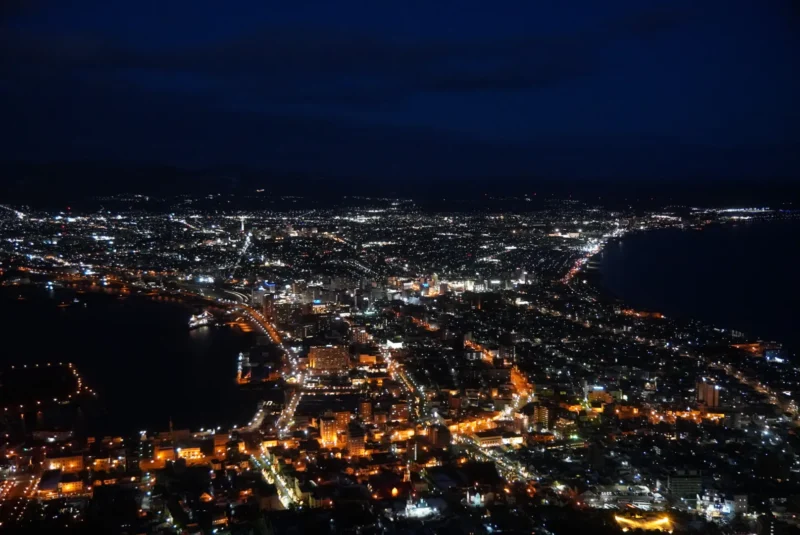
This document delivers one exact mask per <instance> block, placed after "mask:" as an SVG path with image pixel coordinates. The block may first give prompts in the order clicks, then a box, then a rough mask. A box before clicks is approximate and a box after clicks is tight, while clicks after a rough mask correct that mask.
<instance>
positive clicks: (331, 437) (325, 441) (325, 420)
mask: <svg viewBox="0 0 800 535" xmlns="http://www.w3.org/2000/svg"><path fill="white" fill-rule="evenodd" d="M319 434H320V438H321V439H322V447H323V448H333V447H334V446H336V442H337V440H336V438H337V433H336V418H334V417H333V416H323V417H322V418H320V420H319Z"/></svg>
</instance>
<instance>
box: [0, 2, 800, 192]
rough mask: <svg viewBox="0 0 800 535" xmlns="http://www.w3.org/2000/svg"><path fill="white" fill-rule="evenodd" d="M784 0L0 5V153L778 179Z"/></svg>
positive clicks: (786, 161)
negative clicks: (1, 126)
mask: <svg viewBox="0 0 800 535" xmlns="http://www.w3.org/2000/svg"><path fill="white" fill-rule="evenodd" d="M799 30H800V11H799V10H798V8H797V7H796V4H794V6H793V3H792V2H790V1H786V2H783V1H780V0H774V1H766V2H754V1H751V0H746V1H736V0H727V1H721V2H717V1H702V2H698V1H682V0H671V1H665V2H659V1H646V2H642V1H641V0H639V1H611V2H597V1H594V0H591V1H576V0H570V1H563V0H556V1H552V2H547V1H545V2H533V1H531V0H525V1H520V2H471V1H466V0H461V1H458V2H449V1H443V0H442V1H437V2H431V1H419V2H418V1H404V2H388V1H386V2H345V1H330V0H326V1H321V2H264V1H255V0H253V1H250V2H235V1H226V2H197V1H185V0H169V1H165V0H158V1H149V0H139V1H136V2H133V1H130V0H127V1H117V0H102V1H95V0H84V1H78V2H63V1H58V2H46V1H36V0H29V1H25V0H10V1H8V0H7V1H5V2H3V3H2V7H0V116H2V117H3V128H2V137H0V159H4V160H24V161H27V160H33V161H47V160H57V161H59V160H67V159H68V160H103V161H111V162H114V161H120V162H133V163H172V164H180V165H192V166H203V165H209V164H241V165H247V166H254V167H259V168H263V169H270V170H276V171H297V172H311V173H316V174H320V175H329V176H339V177H341V176H356V177H376V178H406V177H408V178H410V179H416V180H420V179H428V178H436V177H443V178H450V179H452V178H459V177H466V178H470V179H472V180H477V179H489V178H495V177H515V178H514V179H515V180H526V179H527V178H556V179H559V178H565V179H572V180H583V179H585V180H599V179H611V178H614V179H634V180H643V181H653V180H664V179H692V180H694V179H697V178H705V179H709V180H711V179H714V180H720V179H741V178H761V177H767V178H776V177H777V178H787V179H795V178H796V177H797V175H798V171H799V170H800V156H799V154H800V150H798V149H800V134H798V124H800V107H798V105H797V100H798V97H797V95H800V76H798V75H797V74H796V73H794V72H793V70H795V71H796V69H797V67H798V65H800V61H798V59H800V57H799V56H800V37H799V36H800V31H799Z"/></svg>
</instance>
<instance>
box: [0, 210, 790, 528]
mask: <svg viewBox="0 0 800 535" xmlns="http://www.w3.org/2000/svg"><path fill="white" fill-rule="evenodd" d="M528 200H529V199H528ZM102 201H103V206H104V207H103V208H101V209H94V210H84V211H78V210H77V209H76V210H73V209H71V208H66V207H65V208H64V209H62V210H60V211H53V212H44V211H37V210H35V209H30V208H27V207H23V206H14V207H11V206H3V207H2V210H0V212H1V213H2V216H1V217H2V221H1V223H0V261H1V262H2V263H0V269H1V270H2V285H3V286H5V287H16V286H19V287H23V286H26V285H32V286H42V287H45V288H55V289H59V288H65V289H73V290H76V291H80V292H92V291H94V292H106V293H119V294H121V295H127V296H131V297H132V298H139V297H141V298H143V299H144V298H150V299H161V300H172V301H178V302H180V301H185V302H187V303H189V302H191V303H193V304H194V305H195V308H196V306H197V304H198V303H199V304H200V305H201V306H202V307H203V310H202V312H198V313H196V314H194V315H192V317H191V318H190V319H189V325H187V329H188V328H210V327H209V326H210V325H214V324H217V323H220V322H225V321H229V320H230V318H231V316H234V317H237V318H239V319H238V321H239V323H241V324H242V325H243V327H244V328H247V329H250V330H254V331H256V333H257V337H255V340H256V344H255V345H254V347H252V349H250V350H248V351H245V352H242V353H240V354H222V355H220V356H219V358H220V360H221V361H225V362H228V363H229V364H230V366H229V369H230V370H231V372H230V375H229V377H227V378H225V380H227V381H230V382H232V383H233V382H235V383H237V384H238V388H241V389H247V390H249V391H252V392H256V393H257V397H258V401H257V402H253V404H252V406H251V407H250V410H251V413H252V419H251V420H250V421H249V422H247V423H245V424H243V425H242V426H238V427H234V428H231V429H220V428H213V429H211V428H209V429H204V428H203V429H178V428H174V426H172V425H169V426H168V425H166V422H167V421H168V415H166V414H164V415H160V416H159V421H163V422H165V425H164V426H163V428H161V429H147V430H140V429H132V430H130V433H128V434H125V435H122V436H86V435H85V434H84V433H81V432H80V431H79V430H77V429H71V428H64V427H63V426H62V427H58V428H48V427H41V426H38V427H37V426H35V425H29V426H28V427H25V428H20V426H19V425H18V422H19V419H20V418H19V417H20V414H21V413H25V412H27V411H31V410H33V411H48V410H52V407H63V406H64V405H65V404H66V405H68V404H71V403H81V402H83V400H84V399H96V398H97V394H96V393H95V392H94V391H93V390H92V388H91V387H92V386H95V385H87V384H85V382H83V380H82V379H81V375H80V370H79V369H78V367H77V366H76V365H74V364H73V363H71V362H70V359H69V352H66V353H65V354H63V355H61V356H59V357H58V358H55V357H53V356H52V355H47V356H37V355H32V356H31V361H30V362H26V363H21V364H15V365H14V366H13V368H12V367H9V369H7V370H6V371H5V372H3V388H7V387H8V386H9V384H11V383H13V384H16V385H17V390H20V391H21V392H16V394H15V395H17V396H18V397H17V398H14V399H12V398H13V396H10V395H5V394H4V396H3V399H4V400H5V401H4V402H5V403H6V405H5V406H4V407H2V414H3V415H4V420H3V427H2V432H3V433H4V434H5V435H4V442H3V443H2V447H1V449H0V453H1V454H2V455H0V476H1V477H2V483H0V522H1V524H0V528H1V529H3V530H7V531H8V532H14V530H18V531H19V532H31V533H56V532H61V531H64V532H70V531H71V532H76V533H81V532H88V531H90V530H93V531H94V532H104V533H131V534H138V533H220V534H222V533H253V534H281V533H290V534H291V533H297V534H301V533H320V534H321V533H359V534H370V533H374V534H379V533H385V534H395V533H396V534H403V533H450V534H460V533H463V534H489V533H533V534H541V535H545V534H571V533H621V532H628V531H631V532H636V531H637V530H641V531H647V530H653V531H661V532H675V533H731V534H734V533H735V534H749V533H758V534H762V533H763V534H770V535H771V534H776V533H792V532H795V531H797V526H800V517H799V516H798V515H800V456H799V455H798V454H799V453H800V440H798V436H797V429H798V425H797V422H798V415H797V405H796V397H797V393H798V389H800V368H798V367H797V366H796V365H795V364H794V363H793V361H792V360H791V359H790V355H789V354H788V352H787V350H786V349H784V348H783V347H782V346H781V345H780V344H779V343H777V342H772V341H763V340H759V339H758V338H752V337H750V334H746V333H740V332H736V331H731V330H727V329H725V328H724V326H711V325H706V324H703V323H700V322H697V321H693V320H689V319H685V320H678V319H674V318H670V317H666V316H664V315H663V314H661V313H659V312H658V311H647V310H635V309H633V308H631V307H628V306H625V304H623V303H620V302H619V301H616V300H614V299H611V298H608V297H607V296H605V295H604V294H603V293H602V292H601V291H600V289H599V288H600V284H599V275H598V270H597V265H596V264H597V255H598V253H600V252H601V251H602V250H603V247H604V246H605V245H606V244H607V243H608V242H609V241H611V240H618V239H620V238H621V237H622V236H624V235H625V234H628V233H635V232H644V231H651V230H654V229H658V228H681V229H685V230H686V231H687V232H696V231H698V229H702V228H704V227H705V226H706V225H717V224H728V223H730V222H733V221H736V222H742V221H747V220H757V219H770V218H778V217H787V216H786V214H782V213H780V212H776V211H771V210H768V209H730V210H705V209H697V208H694V209H693V208H688V207H672V208H665V209H663V210H659V211H655V212H645V211H637V210H634V209H633V208H631V209H623V210H613V211H612V210H607V209H604V208H600V207H593V206H591V205H587V204H583V203H579V202H576V201H570V200H562V201H555V200H554V201H550V202H548V203H545V204H543V205H542V206H541V207H540V208H538V209H536V210H530V211H525V210H518V211H500V210H498V211H493V212H490V211H486V210H462V211H453V212H446V213H445V212H429V211H425V210H422V209H421V208H420V207H418V206H416V205H415V204H414V203H413V202H411V201H406V200H399V199H355V200H353V201H354V202H351V203H349V204H347V205H343V206H342V207H340V208H335V209H323V208H314V207H313V206H312V207H310V208H308V207H306V208H300V206H301V205H302V203H298V199H296V198H277V199H273V201H272V204H269V206H270V207H271V208H270V209H269V210H264V209H263V208H261V209H253V210H245V209H237V208H235V207H236V206H237V200H236V199H229V198H226V197H224V196H214V195H211V196H207V197H197V198H193V197H191V196H185V197H180V198H177V199H172V200H170V201H166V200H163V199H151V198H148V197H143V196H126V197H115V198H108V199H103V200H102ZM523 202H524V201H523ZM295 205H296V206H298V208H297V209H293V208H292V207H293V206H295ZM287 206H288V207H289V208H288V209H287V208H286V207H287ZM57 361H58V362H57ZM48 374H49V375H48ZM56 378H57V379H56ZM43 381H44V384H45V385H49V384H52V385H56V384H58V385H62V384H63V383H64V382H65V381H68V382H69V381H71V382H70V383H69V384H70V385H71V386H70V387H69V388H66V389H61V390H59V392H49V391H47V388H49V387H47V386H45V388H44V390H45V391H46V393H44V394H42V395H41V396H38V397H40V398H41V399H35V400H34V399H29V398H30V396H27V397H26V396H25V393H26V392H30V390H29V389H28V388H27V387H26V385H29V384H30V385H38V386H37V388H39V389H41V388H42V386H41V385H42V382H43ZM53 388H55V387H53ZM144 389H145V390H146V386H144ZM51 400H52V401H51ZM98 401H99V402H102V399H100V400H98ZM26 530H27V531H26Z"/></svg>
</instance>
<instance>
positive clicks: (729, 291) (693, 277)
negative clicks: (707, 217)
mask: <svg viewBox="0 0 800 535" xmlns="http://www.w3.org/2000/svg"><path fill="white" fill-rule="evenodd" d="M799 231H800V221H798V220H797V219H796V218H777V219H774V220H754V221H746V222H715V223H711V224H709V225H706V226H705V227H704V228H703V229H702V230H701V231H700V232H698V231H697V230H696V229H694V228H679V227H669V228H657V229H647V230H639V229H636V230H635V231H632V232H629V233H625V234H624V235H623V236H620V237H615V238H611V239H610V240H609V241H607V242H606V243H604V244H603V247H602V249H601V250H600V251H599V252H598V253H597V254H595V255H593V256H592V258H591V259H590V260H589V261H588V262H587V263H586V264H585V265H584V266H583V268H582V269H581V271H580V277H581V278H582V279H585V280H586V281H587V285H588V286H590V287H591V288H592V291H593V292H594V293H595V294H596V296H597V298H598V299H601V300H603V301H606V302H608V303H610V304H615V305H625V306H627V307H631V308H634V309H636V310H641V311H643V312H659V313H663V314H665V315H667V316H668V317H670V318H674V319H678V320H684V321H687V320H694V321H701V322H703V323H705V324H707V325H710V326H712V327H715V328H720V329H726V330H728V329H735V330H737V331H741V332H743V333H744V338H745V339H752V340H765V341H776V342H779V343H781V344H783V346H784V348H785V349H786V350H787V351H788V352H789V353H790V354H792V355H793V356H796V354H797V351H798V349H799V348H800V344H798V337H796V336H795V337H793V336H792V332H793V331H791V329H790V327H789V326H788V325H780V324H778V322H777V321H772V322H770V321H769V317H772V316H776V317H778V318H783V316H784V315H785V314H790V313H791V311H790V309H789V308H788V307H790V305H791V301H792V300H791V298H790V297H786V295H785V292H784V293H779V292H777V291H774V290H773V291H761V290H760V288H761V287H760V286H759V285H763V284H765V281H767V282H769V283H770V284H771V285H772V286H775V285H779V284H780V282H786V283H787V284H791V282H790V281H791V279H789V278H787V276H784V277H778V276H777V275H776V277H777V278H776V277H773V279H772V280H770V278H769V277H768V274H766V275H764V276H762V277H759V278H757V279H756V278H748V277H746V276H744V275H741V273H740V272H746V271H747V270H748V269H753V266H750V265H748V264H745V263H739V264H737V263H734V262H731V263H729V264H726V265H723V266H722V267H719V266H714V265H713V262H712V261H704V259H703V258H702V255H706V256H708V257H714V254H713V253H714V251H717V252H719V251H720V250H721V251H723V252H729V249H730V248H731V246H732V245H733V246H737V245H738V243H739V241H741V242H742V246H744V245H745V244H751V245H752V242H754V240H755V238H760V237H761V234H767V235H772V237H773V239H776V240H777V239H779V238H780V237H781V232H784V233H787V234H788V235H794V234H796V233H798V232H799ZM709 233H710V235H709ZM742 233H744V234H742ZM654 236H659V238H658V239H656V238H654ZM698 236H699V237H701V239H700V240H698ZM786 241H787V243H790V244H791V243H793V242H792V240H791V239H788V240H786ZM700 242H702V243H700ZM676 243H677V245H676ZM756 244H757V245H760V244H758V242H756ZM623 245H627V248H626V249H625V250H621V249H622V248H623ZM670 246H673V247H684V248H686V249H687V250H688V251H690V253H687V252H686V251H680V252H676V249H670ZM764 247H766V245H764ZM637 249H638V250H637ZM698 249H702V250H699V251H698ZM790 249H791V248H790ZM667 250H669V253H668V254H669V255H675V256H680V255H684V256H686V255H689V256H691V253H694V254H695V255H700V256H701V258H696V262H695V264H696V265H697V267H696V268H691V269H687V266H686V265H679V266H677V267H676V266H671V267H668V268H665V267H663V265H669V260H670V258H671V257H670V258H667V256H665V255H667V253H665V251H667ZM798 253H800V251H795V252H794V254H795V255H797V254H798ZM609 255H611V257H609ZM643 255H644V256H647V259H648V261H649V263H650V264H649V265H652V266H654V269H653V271H657V272H658V273H657V274H656V275H654V274H653V273H652V272H651V273H645V271H647V270H642V269H641V266H642V265H645V262H643V259H642V257H643ZM792 258H793V257H792V255H791V254H790V255H789V259H788V260H791V259H792ZM794 258H796V256H795V257H794ZM745 259H746V257H745ZM743 264H744V265H743ZM758 264H759V262H755V263H754V265H756V266H758ZM709 266H711V268H709ZM692 269H696V270H695V271H692ZM611 270H616V271H611ZM630 271H632V272H633V273H635V275H632V276H631V277H628V278H626V277H625V273H626V272H630ZM709 271H712V272H713V275H711V274H710V273H709ZM659 276H662V278H661V279H660V280H661V284H656V279H658V278H659ZM631 278H632V279H633V281H630V280H629V279H631ZM731 280H732V281H734V283H737V282H738V283H739V284H738V285H735V284H725V282H726V281H731ZM620 281H623V282H620ZM704 283H705V284H704ZM657 286H658V287H657ZM670 290H672V291H670ZM632 293H633V294H635V295H636V296H637V297H636V298H630V295H631V294H632ZM626 294H627V297H626ZM708 294H717V295H716V296H717V297H718V298H719V299H718V300H719V301H720V303H721V304H720V305H719V308H718V309H717V310H714V309H713V307H711V306H709V303H708V301H709V300H710V298H708V297H707V295H708ZM702 296H706V298H704V297H702ZM736 296H741V299H738V298H737V299H734V298H735V297H736ZM746 299H751V300H755V301H756V302H760V300H763V301H764V302H763V304H761V307H760V308H761V309H762V310H764V311H766V312H767V313H761V314H752V313H751V310H750V308H747V309H746V310H745V313H742V314H741V315H740V316H738V317H735V314H734V311H735V307H731V306H727V307H726V306H724V304H725V301H726V300H727V301H728V304H730V301H731V300H733V301H734V302H735V303H736V304H737V305H738V304H739V303H740V302H742V301H745V300H746ZM770 299H771V300H772V301H769V300H770ZM776 303H777V304H776ZM703 306H705V308H702V307H703ZM741 308H744V307H741ZM776 309H778V311H776ZM763 327H768V328H763ZM779 327H780V328H779Z"/></svg>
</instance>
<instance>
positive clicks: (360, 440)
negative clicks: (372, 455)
mask: <svg viewBox="0 0 800 535" xmlns="http://www.w3.org/2000/svg"><path fill="white" fill-rule="evenodd" d="M365 443H366V432H365V431H364V428H363V427H361V426H360V425H358V424H350V425H348V426H347V450H348V451H349V452H350V455H352V456H354V457H363V456H364V455H365V450H364V444H365Z"/></svg>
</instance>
